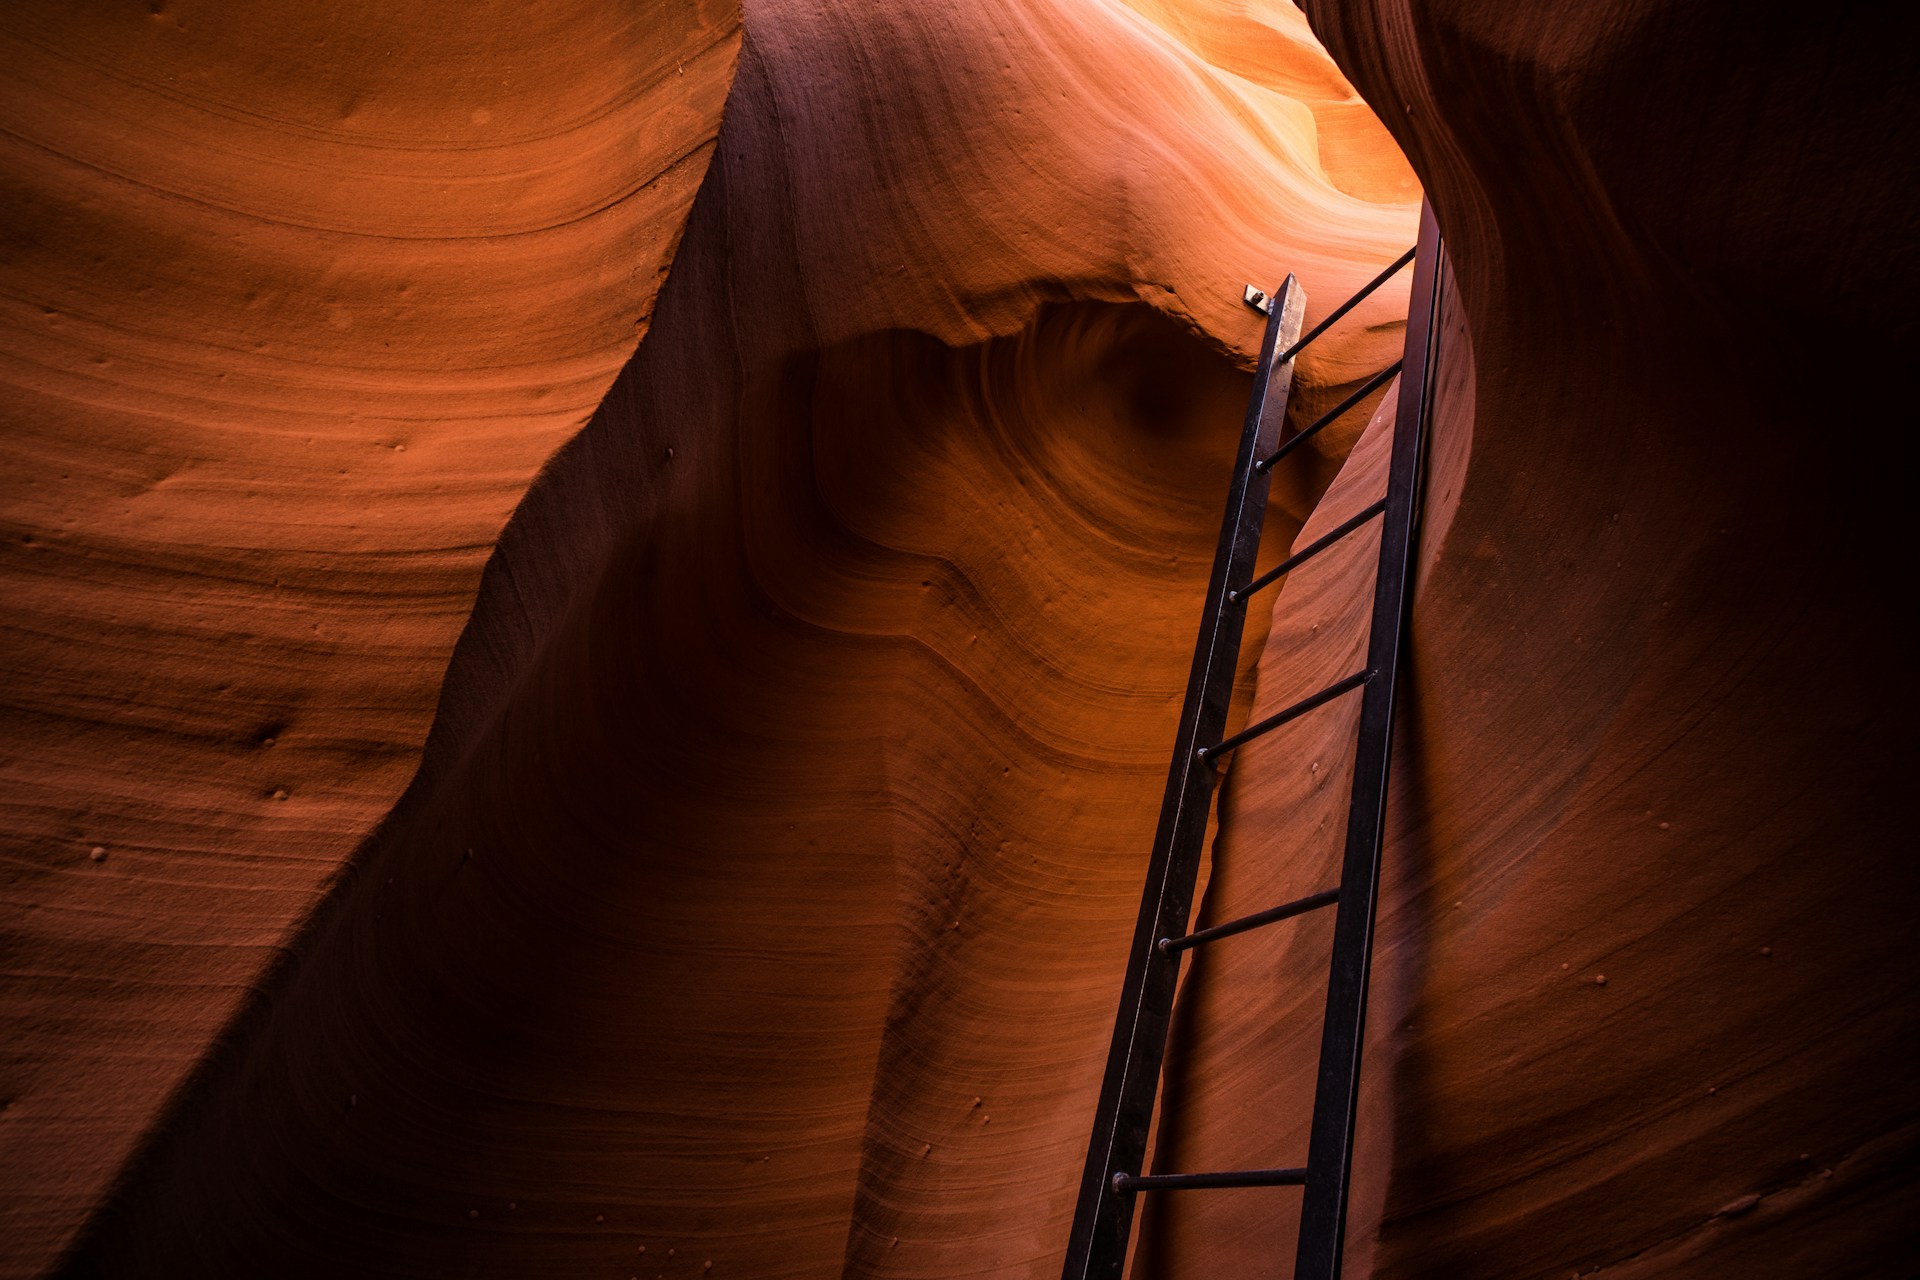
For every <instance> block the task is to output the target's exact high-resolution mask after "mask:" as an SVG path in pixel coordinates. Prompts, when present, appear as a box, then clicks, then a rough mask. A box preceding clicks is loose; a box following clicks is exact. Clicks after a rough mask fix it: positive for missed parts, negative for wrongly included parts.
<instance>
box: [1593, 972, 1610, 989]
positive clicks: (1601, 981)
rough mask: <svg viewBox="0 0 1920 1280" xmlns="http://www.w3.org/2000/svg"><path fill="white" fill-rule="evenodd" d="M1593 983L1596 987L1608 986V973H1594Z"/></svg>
mask: <svg viewBox="0 0 1920 1280" xmlns="http://www.w3.org/2000/svg"><path fill="white" fill-rule="evenodd" d="M1593 985H1594V986H1596V987H1604V986H1606V985H1607V975H1606V974H1604V973H1596V974H1594V975H1593Z"/></svg>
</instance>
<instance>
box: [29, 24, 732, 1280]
mask: <svg viewBox="0 0 1920 1280" xmlns="http://www.w3.org/2000/svg"><path fill="white" fill-rule="evenodd" d="M739 36H740V32H739V14H738V11H737V7H735V6H731V5H728V4H725V3H692V2H691V0H688V2H680V0H675V2H671V3H664V2H663V3H633V4H622V5H604V4H598V3H591V2H580V3H564V2H563V3H542V4H538V5H527V4H507V3H481V4H477V5H467V6H464V7H462V8H461V9H460V10H459V11H458V13H457V14H456V13H453V12H451V11H448V10H445V9H443V8H435V7H433V6H426V5H419V4H360V3H355V4H320V5H314V4H294V3H282V2H279V0H276V2H274V3H270V4H251V5H221V4H212V3H203V2H200V0H155V3H153V4H151V5H148V4H125V3H104V2H98V0H89V2H86V3H74V2H72V0H46V2H44V3H43V2H40V0H19V2H17V3H10V4H8V5H7V6H6V9H5V12H4V14H0V119H3V120H4V122H5V125H4V129H0V671H3V672H4V674H3V675H0V791H3V792H4V799H5V807H4V810H3V811H0V849H4V851H5V852H4V864H3V866H4V870H0V935H4V938H5V942H4V944H3V948H0V949H3V950H4V953H5V961H4V967H5V972H6V977H5V979H4V980H3V982H0V991H4V996H3V997H0V1273H4V1274H9V1275H26V1274H35V1273H37V1272H38V1271H39V1270H41V1269H42V1268H43V1267H44V1266H45V1265H46V1264H47V1263H48V1262H49V1261H50V1260H51V1259H52V1258H53V1257H54V1256H55V1255H56V1254H57V1253H58V1252H59V1251H60V1249H61V1248H62V1246H63V1243H64V1241H66V1240H67V1239H68V1238H69V1237H70V1236H71V1235H72V1233H73V1232H74V1230H75V1229H76V1228H77V1227H78V1226H79V1225H80V1223H81V1222H82V1221H83V1220H84V1218H85V1217H86V1215H87V1214H88V1213H89V1212H90V1211H91V1210H92V1208H93V1207H94V1206H95V1205H96V1204H97V1202H98V1201H99V1199H100V1197H101V1195H102V1194H103V1193H104V1191H105V1189H106V1188H107V1186H108V1185H109V1183H110V1182H111V1180H112V1179H113V1178H114V1176H115V1175H116V1173H117V1171H118V1170H119V1169H120V1167H121V1166H122V1164H123V1163H124V1162H125V1161H126V1159H127V1157H128V1155H129V1153H130V1152H131V1151H132V1150H133V1149H134V1147H135V1146H136V1144H137V1143H138V1141H139V1140H140V1136H141V1135H142V1133H144V1132H145V1131H146V1130H147V1129H148V1128H149V1126H150V1125H151V1124H152V1123H153V1121H154V1118H155V1116H156V1115H157V1114H158V1112H159V1111H160V1109H161V1108H162V1107H163V1106H164V1105H165V1104H166V1100H167V1099H168V1098H169V1096H170V1095H171V1094H172V1093H173V1091H174V1090H175V1089H176V1088H177V1087H178V1086H179V1085H180V1083H181V1081H182V1080H183V1079H184V1078H185V1076H186V1074H187V1072H188V1071H189V1070H190V1069H191V1068H192V1066H193V1065H194V1063H196V1062H197V1061H198V1060H199V1059H200V1057H201V1055H202V1054H203V1053H204V1052H205V1051H206V1048H207V1046H208V1044H209V1043H210V1041H211V1040H212V1038H213V1037H214V1036H215V1035H217V1034H218V1033H219V1032H220V1030H221V1028H222V1027H223V1026H225V1025H226V1024H227V1022H228V1021H229V1020H230V1019H231V1018H232V1017H233V1016H234V1013H235V1011H236V1009H237V1008H239V1007H240V1005H241V1004H242V1002H243V1001H244V1000H245V999H247V998H248V996H249V994H250V993H251V992H253V991H254V990H256V989H257V986H258V984H259V983H260V982H261V981H262V975H263V973H264V972H265V971H266V970H267V969H268V968H269V967H270V966H271V965H272V963H273V961H274V958H275V957H276V956H277V955H278V954H280V952H281V950H282V948H283V947H284V944H285V942H286V940H287V937H288V934H289V931H290V930H292V929H293V928H295V927H297V926H298V924H299V923H300V922H301V921H302V920H303V919H304V918H305V917H306V916H307V914H308V913H309V912H310V911H311V910H312V908H313V906H314V904H315V903H316V902H317V901H318V900H319V898H320V896H321V895H322V894H323V893H324V892H325V891H326V890H327V887H328V886H329V884H330V883H331V882H332V879H333V877H334V876H335V874H336V873H337V871H338V869H339V867H340V866H341V864H342V862H343V861H344V860H345V859H346V858H347V857H348V856H349V855H350V853H351V852H352V850H353V849H354V848H355V847H356V846H357V845H358V844H359V843H360V842H361V841H362V840H364V839H365V837H366V834H367V832H368V830H369V829H370V828H371V827H372V825H373V824H374V823H375V822H377V821H378V820H379V818H380V816H381V815H382V814H383V813H385V812H386V810H387V809H388V808H389V807H390V806H391V805H392V803H393V801H394V800H395V798H396V797H397V796H398V795H399V794H400V792H401V790H402V789H403V788H404V787H405V786H406V783H407V780H408V779H409V777H410V776H411V775H412V773H413V770H414V767H415V765H416V763H417V761H418V759H419V751H420V746H421V743H422V742H423V740H424V739H425V737H426V733H427V727H428V723H429V721H430V719H431V717H432V712H433V706H434V699H435V694H436V691H437V687H438V683H439V680H440V677H441V675H442V673H443V672H444V670H445V667H446V662H447V658H448V655H449V654H450V652H451V650H452V647H453V642H454V640H455V638H456V637H457V636H458V634H459V632H460V628H461V627H462V625H463V624H464V622H465V619H466V616H467V613H468V610H469V609H470V607H471V605H472V601H473V595H474V592H475V590H476V588H477V586H478V583H479V575H480V568H481V565H482V564H483V563H484V561H485V560H486V557H487V555H488V553H489V551H490V550H491V549H492V546H493V542H494V539H495V538H496V537H497V535H498V533H499V530H500V528H501V526H502V524H503V523H504V522H505V520H506V518H507V515H508V514H509V513H510V512H511V511H512V509H513V507H514V505H515V503H517V502H518V501H519V499H520V496H521V494H522V493H523V492H524V490H525V487H526V485H527V482H528V481H529V480H530V479H531V477H532V475H533V473H534V471H535V470H536V469H537V468H538V467H539V465H540V464H541V462H542V461H543V460H544V459H545V458H546V457H547V456H548V455H549V454H551V453H552V451H553V450H554V449H555V448H556V447H558V446H559V444H560V443H561V442H562V441H563V440H565V439H566V438H567V437H568V436H570V435H571V434H573V433H574V432H575V431H577V430H578V429H579V428H580V426H581V425H582V423H584V422H585V420H586V418H587V415H588V414H589V413H591V412H592V410H593V408H594V406H595V405H597V404H598V403H599V401H600V399H601V398H602V397H603V396H604V395H605V393H606V389H607V387H608V386H609V385H610V384H611V383H612V381H613V378H614V376H615V374H617V373H618V372H619V369H620V366H621V365H622V363H624V361H625V360H626V359H627V357H628V356H629V355H631V354H632V352H633V349H634V346H635V344H636V342H637V341H638V339H639V337H640V335H641V333H643V332H644V330H645V327H646V323H647V319H648V316H649V314H650V313H651V310H652V304H653V298H654V294H655V292H656V291H657V289H658V287H659V284H660V279H661V277H662V275H663V273H664V272H665V270H666V266H667V263H668V261H669V259H670V257H671V254H672V251H673V246H674V243H675V241H676V240H677V239H678V238H679V235H680V232H681V229H682V227H683V225H684V222H685V218H686V214H687V210H688V208H689V207H690V205H691V204H692V201H693V196H694V192H695V191H696V189H697V188H698V187H699V184H700V180H701V177H702V176H703V174H704V173H705V172H706V167H707V162H708V159H709V158H710V156H711V154H712V149H713V139H714V135H715V132H716V131H717V129H718V127H719V120H720V111H721V107H722V104H723V102H724V100H725V97H726V93H727V88H728V85H729V84H730V82H731V79H732V74H733V63H734V59H735V57H736V54H737V51H738V47H739Z"/></svg>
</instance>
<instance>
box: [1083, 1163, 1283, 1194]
mask: <svg viewBox="0 0 1920 1280" xmlns="http://www.w3.org/2000/svg"><path fill="white" fill-rule="evenodd" d="M1306 1182H1307V1171H1306V1170H1305V1169H1239V1170H1236V1171H1234V1172H1231V1173H1150V1174H1147V1175H1145V1176H1142V1175H1140V1174H1137V1173H1116V1174H1114V1175H1113V1189H1114V1190H1115V1191H1117V1192H1119V1193H1120V1194H1121V1195H1128V1194H1130V1193H1132V1192H1135V1191H1205V1190H1207V1189H1209V1188H1213V1187H1302V1186H1305V1185H1306Z"/></svg>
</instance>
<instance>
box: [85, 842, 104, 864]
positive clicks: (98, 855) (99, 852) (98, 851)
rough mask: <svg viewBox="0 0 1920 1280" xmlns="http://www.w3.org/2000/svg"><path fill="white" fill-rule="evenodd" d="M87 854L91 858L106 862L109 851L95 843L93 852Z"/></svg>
mask: <svg viewBox="0 0 1920 1280" xmlns="http://www.w3.org/2000/svg"><path fill="white" fill-rule="evenodd" d="M87 856H88V857H89V858H92V859H93V860H94V861H95V862H105V861H106V860H107V851H106V850H105V849H103V848H101V847H100V846H99V845H95V846H93V852H92V853H90V854H88V855H87Z"/></svg>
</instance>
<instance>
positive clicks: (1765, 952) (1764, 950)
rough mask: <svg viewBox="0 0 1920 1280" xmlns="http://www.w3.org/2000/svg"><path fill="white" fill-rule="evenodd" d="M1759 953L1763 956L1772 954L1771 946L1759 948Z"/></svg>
mask: <svg viewBox="0 0 1920 1280" xmlns="http://www.w3.org/2000/svg"><path fill="white" fill-rule="evenodd" d="M1760 954H1761V955H1763V956H1770V955H1772V954H1773V948H1772V947H1762V948H1760Z"/></svg>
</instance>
